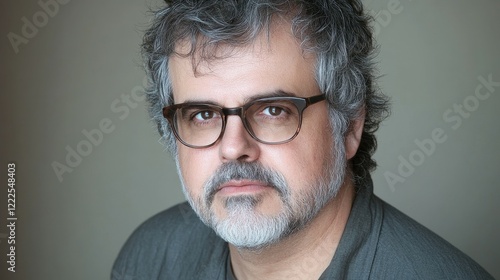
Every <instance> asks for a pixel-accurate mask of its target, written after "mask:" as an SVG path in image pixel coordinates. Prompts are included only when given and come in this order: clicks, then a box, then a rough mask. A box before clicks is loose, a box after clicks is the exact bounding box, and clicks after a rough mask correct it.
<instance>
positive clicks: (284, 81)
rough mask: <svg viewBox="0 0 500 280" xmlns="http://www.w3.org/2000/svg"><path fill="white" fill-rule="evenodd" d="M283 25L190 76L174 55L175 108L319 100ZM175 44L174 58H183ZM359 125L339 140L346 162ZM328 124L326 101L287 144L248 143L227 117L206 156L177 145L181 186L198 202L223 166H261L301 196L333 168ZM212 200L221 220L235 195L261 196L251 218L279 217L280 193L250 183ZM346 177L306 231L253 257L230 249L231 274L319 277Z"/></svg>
mask: <svg viewBox="0 0 500 280" xmlns="http://www.w3.org/2000/svg"><path fill="white" fill-rule="evenodd" d="M289 29H290V27H289V25H288V24H285V23H281V24H275V26H274V28H273V29H272V30H271V33H270V36H269V37H267V36H266V35H264V36H260V37H259V38H258V40H256V41H255V43H254V44H252V45H250V46H247V47H243V48H236V49H234V50H232V51H231V56H230V57H228V58H224V59H221V60H216V61H212V62H202V63H201V64H199V65H198V67H197V73H196V74H195V73H194V72H193V67H192V66H193V65H192V60H191V59H190V58H189V57H188V58H185V57H180V56H173V57H171V59H170V64H169V68H170V69H169V70H170V75H171V81H172V88H173V96H174V102H175V103H176V104H177V103H183V102H187V101H198V102H206V101H209V102H211V103H215V104H218V105H220V106H223V107H237V106H242V105H243V104H244V103H246V102H247V101H249V100H251V99H252V98H254V97H255V96H260V95H264V96H265V95H266V94H269V93H272V92H276V91H278V90H281V91H284V92H288V93H291V94H293V95H295V96H298V97H309V96H313V95H317V94H320V91H319V88H318V86H317V83H316V81H315V79H314V61H315V60H314V56H312V55H306V54H304V53H303V52H302V50H301V49H300V46H299V45H298V43H297V42H296V40H295V38H294V37H293V36H292V35H291V34H290V32H289ZM187 47H188V46H187V45H182V44H180V45H179V46H178V51H179V52H180V53H183V52H187ZM362 125H363V122H362V120H359V121H356V122H353V125H352V130H351V132H350V133H348V135H346V137H345V148H346V157H347V159H350V158H351V157H352V156H354V154H355V152H356V150H357V147H358V145H359V139H360V135H361V131H362ZM331 134H332V132H331V127H330V125H329V122H328V108H327V103H326V102H320V103H317V104H314V105H312V106H311V107H309V108H307V109H306V110H305V111H304V115H303V123H302V128H301V131H300V133H299V134H298V136H297V137H296V138H295V139H294V140H293V141H291V142H289V143H286V144H280V145H266V144H262V143H259V142H257V141H255V140H254V139H252V138H251V136H250V135H249V134H248V133H247V132H246V130H245V128H244V127H243V124H242V122H241V120H240V118H239V117H237V116H229V117H228V120H227V127H226V130H225V133H224V136H223V137H222V139H221V140H220V141H219V142H217V143H216V144H215V145H213V146H211V147H208V148H204V149H192V148H188V147H186V146H184V145H182V144H180V143H178V163H179V167H180V172H181V176H182V179H183V183H184V185H185V186H186V188H187V191H188V192H189V194H190V195H191V196H192V197H193V198H195V199H197V198H198V197H200V196H202V194H203V184H204V183H205V182H206V180H207V179H208V178H209V177H210V176H211V175H212V174H213V172H214V171H215V170H216V169H217V167H218V166H220V165H221V164H222V163H224V162H230V161H246V162H259V163H261V164H262V165H264V166H266V167H269V168H272V169H274V170H276V171H278V172H280V173H282V174H283V175H284V176H285V178H286V180H287V182H288V184H289V186H290V190H291V192H292V199H293V197H294V194H297V193H299V192H301V191H304V188H306V186H310V185H311V184H312V183H313V182H316V181H317V178H318V177H320V176H325V174H324V172H325V171H324V166H326V165H327V164H328V163H330V164H331V162H332V160H334V159H333V154H332V152H331V149H332V148H333V147H332V146H333V140H332V136H331ZM222 187H223V188H222V189H221V190H220V191H219V192H217V193H216V194H215V197H214V201H213V205H212V210H213V211H214V213H215V215H216V216H217V217H219V218H224V217H225V215H227V212H226V211H225V208H224V205H223V203H222V201H223V198H224V197H227V196H237V195H242V194H245V195H259V196H261V198H262V202H261V203H259V204H258V205H257V206H256V208H255V211H258V212H259V213H260V214H263V215H269V216H273V215H276V214H277V213H279V212H280V211H281V210H282V206H283V205H282V202H281V200H280V199H279V195H278V193H277V192H276V191H275V190H274V189H272V188H269V187H268V186H264V185H262V184H259V183H258V182H252V181H246V180H241V181H233V182H231V183H230V184H229V185H224V186H222ZM353 190H354V187H353V183H352V180H351V178H350V177H349V172H347V175H346V178H345V180H344V183H343V185H342V188H341V190H340V191H339V194H338V195H337V196H336V197H335V198H334V199H332V200H331V201H330V202H329V203H328V204H327V205H326V206H325V207H324V208H323V209H322V210H321V211H320V213H319V214H318V215H317V216H316V217H315V218H314V219H313V220H312V221H311V223H310V224H309V226H307V227H306V228H304V229H303V230H301V231H299V232H297V233H295V234H293V235H292V236H290V237H288V238H286V239H285V240H282V241H281V242H279V243H278V244H275V245H273V246H270V247H266V248H264V249H262V250H260V251H259V252H255V251H251V250H243V249H237V248H236V247H234V246H231V245H230V252H231V261H232V267H233V271H234V273H235V275H236V276H237V277H238V279H278V278H280V279H282V278H283V277H287V275H288V276H290V275H299V276H300V277H301V278H302V277H303V278H310V277H313V278H314V277H315V278H318V277H319V276H320V275H321V272H322V271H323V270H324V269H325V268H326V267H327V266H328V264H329V262H330V261H331V258H332V257H333V255H334V252H335V248H336V246H337V244H338V241H339V240H340V237H341V235H342V232H343V229H344V226H345V223H346V222H347V218H348V216H349V211H350V208H351V205H352V200H353V197H354V191H353ZM311 255H313V256H316V261H317V262H316V263H317V264H318V265H317V266H314V267H306V269H301V270H300V271H295V272H294V273H292V274H291V270H290V268H291V267H298V268H300V267H301V265H302V264H303V261H304V257H307V256H311Z"/></svg>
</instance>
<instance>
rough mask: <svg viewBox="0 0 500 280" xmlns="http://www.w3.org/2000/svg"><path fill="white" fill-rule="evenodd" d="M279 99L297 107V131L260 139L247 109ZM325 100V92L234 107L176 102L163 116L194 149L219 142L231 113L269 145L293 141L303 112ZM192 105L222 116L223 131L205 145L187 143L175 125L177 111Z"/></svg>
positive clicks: (176, 133) (252, 133)
mask: <svg viewBox="0 0 500 280" xmlns="http://www.w3.org/2000/svg"><path fill="white" fill-rule="evenodd" d="M279 100H287V101H291V102H292V103H293V104H294V105H295V106H296V107H297V109H298V112H299V123H298V126H297V130H296V131H295V133H294V134H293V136H292V137H290V138H289V139H287V140H284V141H279V142H266V141H263V140H261V139H259V138H258V137H257V136H256V135H255V133H254V132H253V130H252V127H251V126H250V124H249V123H248V121H247V119H246V111H247V109H248V108H250V107H251V106H252V105H253V104H255V103H257V102H272V101H279ZM323 100H326V96H325V94H320V95H315V96H311V97H292V96H280V97H265V98H259V99H256V100H253V101H250V102H248V103H246V104H244V105H243V106H241V107H234V108H224V107H221V106H217V105H213V104H206V103H192V102H188V103H180V104H174V105H170V106H167V107H164V108H163V117H165V118H166V119H167V120H168V123H169V124H170V127H171V129H172V131H173V132H174V135H175V138H177V140H179V142H181V143H182V144H183V145H185V146H187V147H190V148H194V149H202V148H208V147H210V146H213V145H214V144H215V143H217V142H218V141H219V140H220V139H221V138H222V136H223V135H224V131H225V130H226V123H227V116H231V115H234V116H239V117H240V119H241V121H242V122H243V126H244V127H245V129H246V131H247V132H248V134H250V136H251V137H252V138H253V139H255V140H256V141H258V142H260V143H263V144H268V145H278V144H284V143H288V142H290V141H292V140H293V139H294V138H295V137H296V136H297V135H298V134H299V132H300V128H301V126H302V114H303V112H304V110H305V109H306V108H307V107H309V106H310V105H312V104H315V103H318V102H320V101H323ZM190 106H196V107H198V108H199V109H205V108H206V109H210V110H213V111H217V112H218V113H219V114H220V115H221V116H222V127H221V132H220V134H219V136H218V137H217V139H215V141H213V142H212V143H210V144H207V145H203V146H196V145H191V144H189V143H186V142H185V141H184V140H183V139H182V138H181V137H180V135H179V134H178V132H177V128H176V125H175V113H176V111H177V110H178V109H182V108H185V107H190Z"/></svg>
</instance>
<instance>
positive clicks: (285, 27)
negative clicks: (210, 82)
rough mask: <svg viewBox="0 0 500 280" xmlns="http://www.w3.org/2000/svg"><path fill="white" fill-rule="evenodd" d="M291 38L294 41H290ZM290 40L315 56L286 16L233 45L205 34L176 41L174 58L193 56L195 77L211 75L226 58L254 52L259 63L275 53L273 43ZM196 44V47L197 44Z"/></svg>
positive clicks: (191, 57)
mask: <svg viewBox="0 0 500 280" xmlns="http://www.w3.org/2000/svg"><path fill="white" fill-rule="evenodd" d="M290 38H291V39H292V40H290ZM279 41H287V42H293V44H294V45H295V46H296V47H297V48H298V49H300V51H301V53H302V55H303V57H304V58H306V59H307V58H312V57H314V54H312V53H310V52H306V51H304V50H303V49H302V48H301V44H300V43H299V40H298V39H297V38H296V37H295V36H294V35H293V33H292V29H291V23H290V22H289V21H287V20H285V19H281V18H280V19H276V20H273V23H272V24H271V26H270V27H269V29H265V30H263V31H261V32H260V33H259V34H258V36H257V37H256V38H255V39H253V40H252V41H251V42H249V43H247V44H231V43H230V42H213V43H210V42H208V40H207V39H206V38H205V37H203V36H202V35H200V36H199V38H198V39H197V40H188V39H184V40H181V41H179V42H177V43H176V46H175V51H174V53H173V54H172V55H171V58H174V57H175V58H178V59H186V58H188V59H190V60H191V66H192V71H193V74H194V76H195V77H198V76H199V75H208V74H210V73H213V72H214V68H216V67H217V64H218V63H217V62H218V61H221V60H224V59H226V58H236V60H234V61H237V58H238V57H240V56H244V55H248V53H251V54H252V56H253V57H254V58H255V61H256V62H258V61H259V59H264V57H265V56H264V54H269V53H272V52H273V51H274V50H273V42H279ZM194 44H196V46H194Z"/></svg>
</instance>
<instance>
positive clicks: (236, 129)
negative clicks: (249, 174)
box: [219, 115, 260, 162]
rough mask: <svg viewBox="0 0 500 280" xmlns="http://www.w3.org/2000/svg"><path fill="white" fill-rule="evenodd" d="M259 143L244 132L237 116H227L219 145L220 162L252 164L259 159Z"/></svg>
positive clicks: (241, 122)
mask: <svg viewBox="0 0 500 280" xmlns="http://www.w3.org/2000/svg"><path fill="white" fill-rule="evenodd" d="M259 155H260V147H259V143H258V142H257V141H256V140H255V139H253V138H252V136H251V135H250V134H249V133H248V131H247V130H246V128H245V126H244V124H243V121H242V120H241V118H240V117H239V116H234V115H233V116H227V121H226V128H225V130H224V135H222V139H221V140H220V143H219V156H220V159H221V160H222V162H229V161H245V162H252V161H255V160H257V159H258V158H259Z"/></svg>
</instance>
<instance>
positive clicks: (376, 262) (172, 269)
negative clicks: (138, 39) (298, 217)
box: [111, 183, 493, 280]
mask: <svg viewBox="0 0 500 280" xmlns="http://www.w3.org/2000/svg"><path fill="white" fill-rule="evenodd" d="M229 263H230V260H229V248H228V245H227V243H226V242H225V241H224V240H222V239H221V238H220V237H218V236H217V235H216V234H215V232H214V231H213V230H212V229H211V228H209V227H207V226H206V225H204V224H203V223H202V222H201V221H200V219H199V218H198V216H197V215H196V214H195V213H194V211H193V210H192V209H191V207H190V206H189V204H187V203H182V204H179V205H176V206H174V207H172V208H170V209H168V210H165V211H163V212H161V213H159V214H157V215H155V216H153V217H152V218H150V219H149V220H147V221H146V222H144V223H143V224H142V225H141V226H139V227H138V228H137V229H136V230H135V231H134V233H133V234H132V235H131V236H130V237H129V239H128V240H127V242H126V243H125V245H124V246H123V248H122V250H121V252H120V254H119V255H118V257H117V259H116V261H115V264H114V266H113V270H112V273H111V279H113V280H146V279H147V280H151V279H181V280H184V279H210V280H212V279H214V280H218V279H221V280H231V279H235V278H233V277H234V276H233V275H232V272H231V269H230V265H229ZM311 265H314V256H310V257H309V258H308V259H306V260H305V261H304V262H303V263H302V264H298V265H297V266H296V267H290V277H288V279H289V280H291V279H301V278H300V277H301V275H304V274H305V273H307V269H308V268H309V267H311ZM320 279H356V280H357V279H405V280H407V279H464V280H465V279H467V280H473V279H493V277H492V276H491V275H489V274H488V273H487V272H486V271H485V270H484V269H483V268H481V267H480V266H479V265H478V264H477V263H476V262H474V261H473V260H472V259H471V258H469V257H468V256H466V255H465V254H464V253H462V252H460V251H459V250H458V249H456V248H455V247H453V246H452V245H451V244H450V243H448V242H447V241H445V240H444V239H442V238H441V237H439V236H438V235H436V234H434V233H433V232H431V231H430V230H428V229H427V228H425V227H424V226H422V225H420V224H419V223H417V222H416V221H414V220H412V219H411V218H410V217H408V216H406V215H405V214H403V213H401V212H400V211H398V210H397V209H395V208H394V207H392V206H390V205H389V204H387V203H385V202H384V201H382V200H381V199H379V198H378V197H377V196H375V195H374V194H373V187H372V184H371V183H370V184H368V185H367V186H365V187H362V188H360V189H358V190H357V193H356V197H355V200H354V203H353V206H352V209H351V213H350V215H349V219H348V221H347V224H346V227H345V229H344V233H343V234H342V238H341V240H340V243H339V244H338V247H337V250H336V252H335V255H334V257H333V259H332V261H331V263H330V265H329V266H328V268H327V269H326V270H325V271H324V272H323V274H322V276H321V277H320Z"/></svg>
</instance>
